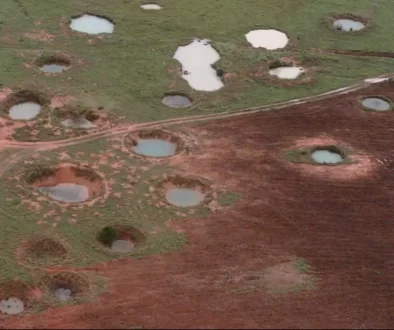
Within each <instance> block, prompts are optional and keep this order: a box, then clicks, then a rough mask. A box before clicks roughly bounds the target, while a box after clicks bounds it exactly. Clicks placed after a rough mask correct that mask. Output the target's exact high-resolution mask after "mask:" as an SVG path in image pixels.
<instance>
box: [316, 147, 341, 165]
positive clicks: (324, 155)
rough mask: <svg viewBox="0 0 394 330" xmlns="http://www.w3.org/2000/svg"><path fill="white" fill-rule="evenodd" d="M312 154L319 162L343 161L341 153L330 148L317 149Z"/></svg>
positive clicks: (335, 162)
mask: <svg viewBox="0 0 394 330" xmlns="http://www.w3.org/2000/svg"><path fill="white" fill-rule="evenodd" d="M311 156H312V159H313V160H314V161H315V162H316V163H318V164H338V163H341V162H342V161H343V157H342V156H341V155H340V154H339V153H337V152H334V151H330V150H315V151H314V152H312V155H311Z"/></svg>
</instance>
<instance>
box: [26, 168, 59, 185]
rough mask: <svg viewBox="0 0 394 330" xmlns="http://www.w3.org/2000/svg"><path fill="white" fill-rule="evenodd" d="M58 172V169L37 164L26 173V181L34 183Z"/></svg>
mask: <svg viewBox="0 0 394 330" xmlns="http://www.w3.org/2000/svg"><path fill="white" fill-rule="evenodd" d="M55 174H56V169H55V168H54V167H50V166H44V165H36V166H34V167H33V168H31V169H30V170H28V171H27V173H26V182H27V183H28V184H33V183H34V182H36V181H38V180H40V179H45V178H48V177H50V176H53V175H55Z"/></svg>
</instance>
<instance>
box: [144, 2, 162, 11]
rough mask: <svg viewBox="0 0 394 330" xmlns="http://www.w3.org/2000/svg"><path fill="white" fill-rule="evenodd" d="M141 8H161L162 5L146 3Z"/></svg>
mask: <svg viewBox="0 0 394 330" xmlns="http://www.w3.org/2000/svg"><path fill="white" fill-rule="evenodd" d="M140 8H141V9H143V10H160V9H161V6H159V5H158V4H156V3H146V4H144V5H141V6H140Z"/></svg>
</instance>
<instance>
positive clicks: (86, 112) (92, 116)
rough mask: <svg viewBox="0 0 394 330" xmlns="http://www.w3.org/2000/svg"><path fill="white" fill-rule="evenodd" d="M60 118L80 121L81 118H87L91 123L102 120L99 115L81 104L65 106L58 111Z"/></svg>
mask: <svg viewBox="0 0 394 330" xmlns="http://www.w3.org/2000/svg"><path fill="white" fill-rule="evenodd" d="M58 116H59V117H60V118H61V119H72V120H78V119H79V118H81V117H84V118H86V119H87V120H89V121H95V120H97V119H99V118H100V116H99V115H98V114H96V113H95V112H94V111H92V110H91V109H89V108H87V107H85V106H84V105H83V104H81V103H78V102H76V103H72V104H69V105H66V106H64V107H63V108H61V109H60V110H59V111H58Z"/></svg>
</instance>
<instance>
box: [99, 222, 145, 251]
mask: <svg viewBox="0 0 394 330" xmlns="http://www.w3.org/2000/svg"><path fill="white" fill-rule="evenodd" d="M145 239H146V238H145V235H144V234H143V233H142V232H141V231H140V230H139V229H137V228H134V227H132V226H128V225H114V226H107V227H104V228H103V229H102V230H101V231H100V232H99V235H98V240H99V242H100V243H101V244H103V245H105V246H106V247H107V248H110V249H111V250H112V251H113V252H116V253H129V252H131V251H132V250H133V249H134V248H135V247H137V246H139V245H140V244H142V243H143V242H144V241H145Z"/></svg>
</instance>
